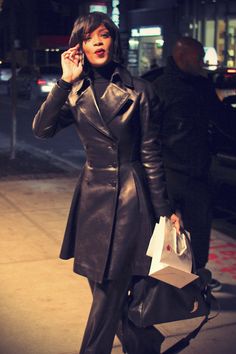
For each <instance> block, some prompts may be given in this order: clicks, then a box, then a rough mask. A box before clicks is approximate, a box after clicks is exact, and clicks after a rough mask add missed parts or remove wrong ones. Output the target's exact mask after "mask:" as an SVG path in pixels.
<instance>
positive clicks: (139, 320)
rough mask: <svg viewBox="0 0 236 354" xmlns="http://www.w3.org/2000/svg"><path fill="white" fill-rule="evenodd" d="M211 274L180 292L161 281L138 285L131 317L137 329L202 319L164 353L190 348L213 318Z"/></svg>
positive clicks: (201, 275)
mask: <svg viewBox="0 0 236 354" xmlns="http://www.w3.org/2000/svg"><path fill="white" fill-rule="evenodd" d="M210 279H211V273H210V272H209V271H207V270H205V269H202V272H201V273H199V278H198V279H196V280H195V281H193V282H192V283H190V284H188V285H186V286H185V287H183V288H181V289H179V288H176V287H174V286H172V285H169V284H167V283H164V282H162V281H160V280H157V279H154V278H151V277H145V278H139V280H137V282H136V283H134V286H133V290H132V292H131V293H130V302H129V309H128V318H129V319H130V320H131V321H132V322H133V323H134V324H135V325H136V326H137V327H149V326H151V325H155V324H156V325H157V324H161V323H168V322H173V321H179V320H187V319H191V318H196V317H201V321H200V324H198V326H197V327H196V328H194V329H193V330H192V331H191V332H189V333H188V334H187V335H186V336H185V337H184V338H182V339H180V340H179V341H178V342H177V343H175V344H174V345H172V346H171V347H170V348H169V349H167V350H166V351H165V352H163V354H176V353H179V352H180V351H182V350H183V349H184V348H186V347H187V346H188V345H189V343H190V340H191V339H193V338H195V337H196V336H197V335H198V333H199V331H200V330H201V328H202V327H203V326H204V325H205V323H207V322H208V320H210V319H212V318H215V317H216V316H217V314H216V315H215V316H213V317H211V318H209V314H210V310H211V302H212V300H215V298H214V297H213V296H212V294H211V292H210V289H209V287H208V286H207V283H208V282H209V281H210ZM216 303H217V302H216Z"/></svg>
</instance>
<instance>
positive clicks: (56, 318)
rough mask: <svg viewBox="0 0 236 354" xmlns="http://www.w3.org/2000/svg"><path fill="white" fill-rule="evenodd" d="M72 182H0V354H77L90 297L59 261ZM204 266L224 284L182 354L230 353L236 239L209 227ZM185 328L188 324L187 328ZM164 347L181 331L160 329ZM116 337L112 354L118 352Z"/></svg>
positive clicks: (177, 326)
mask: <svg viewBox="0 0 236 354" xmlns="http://www.w3.org/2000/svg"><path fill="white" fill-rule="evenodd" d="M75 183H76V178H75V177H73V178H72V177H71V178H69V177H67V176H65V175H63V174H59V175H58V176H57V177H56V176H54V178H48V179H47V178H45V177H44V179H40V178H37V179H27V180H25V179H20V180H10V181H8V180H4V181H0V210H1V213H0V225H1V228H0V247H1V259H0V277H1V298H0V299H1V300H0V322H1V334H0V353H1V354H16V353H17V354H76V353H78V351H79V347H80V343H81V340H82V335H83V331H84V327H85V324H86V319H87V316H88V311H89V308H90V303H91V295H90V291H89V288H88V285H87V281H86V279H85V278H83V277H80V276H78V275H76V274H74V273H73V272H72V261H71V260H70V261H62V260H59V259H58V254H59V251H60V245H61V241H62V237H63V232H64V228H65V223H66V219H67V214H68V210H69V205H70V201H71V197H72V193H73V189H74V186H75ZM209 267H210V269H211V270H212V271H213V273H214V276H215V277H216V278H217V279H219V280H220V281H221V282H222V283H223V289H222V291H221V292H219V293H217V294H216V296H217V298H218V299H219V302H220V306H221V313H220V315H219V316H218V317H216V318H215V319H213V320H212V321H210V322H208V323H207V325H206V326H205V327H204V328H203V329H202V330H201V332H200V334H199V335H198V337H197V338H196V339H194V340H192V341H191V344H190V346H189V347H188V348H186V349H185V350H184V351H183V352H182V353H184V354H199V353H204V354H226V353H227V354H233V353H235V345H236V336H235V333H236V319H235V311H236V241H235V240H233V239H232V238H229V237H227V236H226V235H224V234H222V233H220V232H217V231H215V230H212V240H211V255H210V264H209ZM189 327H190V325H189ZM162 331H163V333H165V335H166V336H167V339H166V342H165V343H164V345H163V349H165V348H167V347H168V346H169V345H170V344H171V343H174V342H175V341H176V340H177V339H178V338H179V337H181V336H182V335H183V334H184V328H183V325H182V324H181V323H173V324H172V326H171V327H168V328H167V327H166V326H162ZM121 353H122V350H121V346H120V344H119V341H118V340H117V339H115V342H114V348H113V351H112V354H121Z"/></svg>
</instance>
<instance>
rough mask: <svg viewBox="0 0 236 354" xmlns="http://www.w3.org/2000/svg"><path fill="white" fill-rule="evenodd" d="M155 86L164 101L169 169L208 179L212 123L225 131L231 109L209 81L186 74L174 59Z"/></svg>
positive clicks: (163, 132)
mask: <svg viewBox="0 0 236 354" xmlns="http://www.w3.org/2000/svg"><path fill="white" fill-rule="evenodd" d="M154 86H155V88H156V91H157V95H158V96H159V98H160V101H161V110H162V128H161V132H162V145H163V146H162V149H163V157H164V164H165V168H166V169H168V170H175V171H179V172H181V173H184V174H186V175H189V176H192V177H194V178H202V177H205V176H207V174H208V172H209V167H210V160H211V147H210V144H209V122H210V121H215V122H216V123H217V124H219V125H221V126H222V127H224V126H225V125H226V124H225V119H226V114H227V108H226V107H224V105H223V104H222V103H221V101H220V100H219V99H218V98H217V95H216V93H215V90H214V88H213V86H212V84H211V82H210V81H209V80H208V79H207V78H204V77H202V76H193V75H189V74H186V73H184V72H183V71H181V70H180V69H179V68H178V67H177V65H176V64H175V62H174V60H173V58H172V57H170V58H169V60H168V63H167V66H166V68H165V70H164V73H163V74H162V75H161V76H160V77H159V78H158V79H156V80H155V81H154ZM228 129H229V130H230V127H229V126H228Z"/></svg>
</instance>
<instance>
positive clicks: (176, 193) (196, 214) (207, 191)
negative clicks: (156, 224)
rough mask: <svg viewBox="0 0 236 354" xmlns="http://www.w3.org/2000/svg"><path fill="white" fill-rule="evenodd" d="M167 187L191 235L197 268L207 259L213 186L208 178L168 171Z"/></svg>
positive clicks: (172, 201) (171, 199) (170, 197)
mask: <svg viewBox="0 0 236 354" xmlns="http://www.w3.org/2000/svg"><path fill="white" fill-rule="evenodd" d="M166 180H167V190H168V196H169V199H170V202H171V204H172V205H173V207H174V208H175V209H179V210H180V213H181V216H182V220H183V223H184V228H185V229H186V230H188V231H189V232H190V234H191V243H192V248H193V253H194V257H195V262H196V267H197V268H202V267H205V265H206V263H207V261H208V253H209V244H210V232H211V221H212V202H211V185H210V183H209V180H208V179H207V178H205V179H195V178H190V177H188V176H186V175H183V174H180V173H177V172H174V171H170V170H168V171H166Z"/></svg>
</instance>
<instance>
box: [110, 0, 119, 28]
mask: <svg viewBox="0 0 236 354" xmlns="http://www.w3.org/2000/svg"><path fill="white" fill-rule="evenodd" d="M119 5H120V0H112V14H111V18H112V21H113V22H114V23H115V24H116V26H117V27H119V25H120V10H119Z"/></svg>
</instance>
